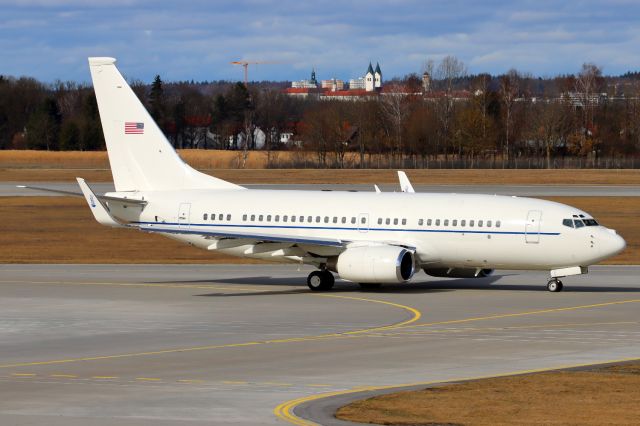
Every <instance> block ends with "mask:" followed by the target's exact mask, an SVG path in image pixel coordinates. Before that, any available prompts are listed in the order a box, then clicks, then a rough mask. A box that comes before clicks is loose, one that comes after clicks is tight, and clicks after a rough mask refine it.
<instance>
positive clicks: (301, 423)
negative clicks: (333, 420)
mask: <svg viewBox="0 0 640 426" xmlns="http://www.w3.org/2000/svg"><path fill="white" fill-rule="evenodd" d="M638 360H640V358H622V359H611V360H604V361H598V362H590V363H582V364H569V365H560V366H555V367H545V368H535V369H530V370H518V371H510V372H507V373H501V374H492V375H485V376H471V377H458V378H453V379H449V380H431V381H427V382H416V383H404V384H398V385H386V386H365V387H357V388H353V389H348V390H342V391H333V392H325V393H320V394H316V395H310V396H304V397H301V398H296V399H292V400H289V401H285V402H283V403H282V404H279V405H278V406H276V407H275V408H274V409H273V414H275V416H276V417H277V418H279V419H280V420H284V421H286V422H288V423H291V424H294V425H298V426H321V425H320V424H319V423H316V422H313V421H311V420H307V419H303V418H302V417H298V416H297V415H296V414H295V413H294V410H295V409H296V408H297V407H298V406H299V405H301V404H304V403H307V402H311V401H317V400H320V399H325V398H331V397H334V396H339V395H349V394H352V393H358V392H366V391H380V390H391V389H395V388H405V387H411V386H430V385H435V384H445V383H456V382H468V381H471V380H482V379H490V378H497V377H509V376H518V375H521V374H532V373H544V372H548V371H558V370H566V369H570V368H580V367H590V366H595V365H601V364H617V363H621V362H629V361H638Z"/></svg>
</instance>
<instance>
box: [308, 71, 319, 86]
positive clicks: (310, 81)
mask: <svg viewBox="0 0 640 426" xmlns="http://www.w3.org/2000/svg"><path fill="white" fill-rule="evenodd" d="M309 83H311V84H312V85H313V86H315V87H317V86H318V80H316V69H315V68H312V69H311V80H309Z"/></svg>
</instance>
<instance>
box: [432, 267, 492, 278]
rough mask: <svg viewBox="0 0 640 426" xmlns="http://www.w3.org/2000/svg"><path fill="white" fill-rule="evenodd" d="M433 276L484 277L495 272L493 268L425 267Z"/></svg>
mask: <svg viewBox="0 0 640 426" xmlns="http://www.w3.org/2000/svg"><path fill="white" fill-rule="evenodd" d="M424 272H425V273H426V274H427V275H431V276H432V277H444V278H484V277H488V276H489V275H491V274H493V269H482V268H424Z"/></svg>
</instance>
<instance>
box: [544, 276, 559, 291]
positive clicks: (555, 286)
mask: <svg viewBox="0 0 640 426" xmlns="http://www.w3.org/2000/svg"><path fill="white" fill-rule="evenodd" d="M547 290H549V291H550V292H552V293H557V292H559V291H562V281H560V280H559V279H557V278H553V279H550V280H549V282H548V283H547Z"/></svg>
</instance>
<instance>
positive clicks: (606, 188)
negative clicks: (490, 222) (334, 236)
mask: <svg viewBox="0 0 640 426" xmlns="http://www.w3.org/2000/svg"><path fill="white" fill-rule="evenodd" d="M373 183H375V182H372V183H371V185H311V184H304V185H275V184H249V185H244V186H246V187H247V188H253V189H304V190H317V191H321V190H333V191H373V190H374V189H373ZM18 184H19V183H17V182H0V196H2V197H6V196H56V195H57V194H54V193H51V192H43V191H33V190H27V189H23V188H16V185H18ZM89 184H90V185H91V187H92V188H93V189H94V191H96V193H98V194H103V193H105V192H110V191H113V190H114V188H113V184H112V183H91V182H89ZM25 185H30V186H37V187H44V188H51V189H57V190H62V191H72V192H80V189H79V188H78V185H77V183H75V182H69V183H60V182H28V183H25ZM378 186H379V187H380V189H381V190H382V191H384V192H392V191H399V187H398V185H393V184H385V185H378ZM414 188H415V190H416V191H418V192H439V193H458V194H463V193H468V194H498V195H516V196H522V197H524V196H529V197H552V196H593V197H638V196H640V186H637V185H414Z"/></svg>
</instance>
